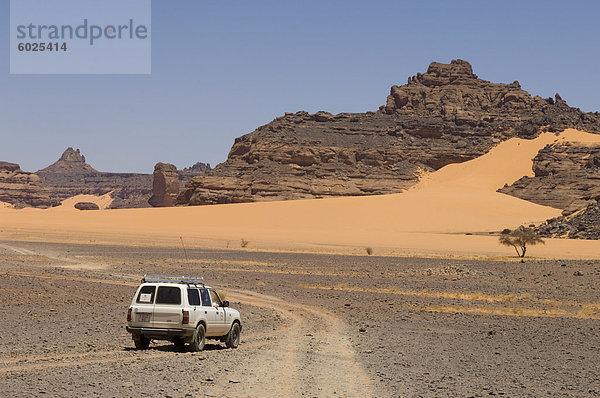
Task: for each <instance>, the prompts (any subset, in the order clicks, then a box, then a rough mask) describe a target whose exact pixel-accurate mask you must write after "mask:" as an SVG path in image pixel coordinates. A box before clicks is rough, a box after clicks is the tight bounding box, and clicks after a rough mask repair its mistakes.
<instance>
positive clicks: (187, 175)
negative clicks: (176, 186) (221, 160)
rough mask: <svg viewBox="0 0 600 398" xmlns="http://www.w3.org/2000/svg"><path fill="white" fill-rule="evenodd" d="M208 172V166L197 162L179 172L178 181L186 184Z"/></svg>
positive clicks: (209, 168)
mask: <svg viewBox="0 0 600 398" xmlns="http://www.w3.org/2000/svg"><path fill="white" fill-rule="evenodd" d="M210 170H212V169H211V167H210V164H208V163H202V162H198V163H196V164H195V165H193V166H191V167H186V168H184V169H183V170H179V180H180V181H182V182H184V181H185V182H187V181H189V180H191V179H192V178H193V177H196V176H199V175H201V174H204V173H206V172H207V171H210Z"/></svg>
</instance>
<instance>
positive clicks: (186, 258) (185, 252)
mask: <svg viewBox="0 0 600 398" xmlns="http://www.w3.org/2000/svg"><path fill="white" fill-rule="evenodd" d="M179 240H180V241H181V247H183V254H184V255H185V261H187V262H189V261H190V259H189V258H188V255H187V250H185V245H184V244H183V236H180V237H179Z"/></svg>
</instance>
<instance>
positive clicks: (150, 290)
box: [136, 286, 156, 304]
mask: <svg viewBox="0 0 600 398" xmlns="http://www.w3.org/2000/svg"><path fill="white" fill-rule="evenodd" d="M155 291H156V286H142V288H141V289H140V293H139V294H138V297H137V300H136V302H138V303H140V304H152V303H153V302H154V292H155Z"/></svg>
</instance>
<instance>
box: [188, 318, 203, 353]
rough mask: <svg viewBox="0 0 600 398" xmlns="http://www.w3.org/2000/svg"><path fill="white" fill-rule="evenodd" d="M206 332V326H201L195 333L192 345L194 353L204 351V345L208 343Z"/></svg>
mask: <svg viewBox="0 0 600 398" xmlns="http://www.w3.org/2000/svg"><path fill="white" fill-rule="evenodd" d="M205 335H206V331H205V329H204V325H203V324H200V325H198V327H197V328H196V330H195V331H194V336H193V338H192V342H191V343H190V348H191V350H192V351H194V352H198V351H202V350H203V349H204V343H205V341H206V337H205Z"/></svg>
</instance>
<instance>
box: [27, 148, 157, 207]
mask: <svg viewBox="0 0 600 398" xmlns="http://www.w3.org/2000/svg"><path fill="white" fill-rule="evenodd" d="M37 174H39V176H40V177H41V179H42V181H43V182H44V183H45V184H46V185H47V186H48V187H50V190H51V192H52V196H53V197H54V198H56V199H58V200H64V199H67V198H70V197H73V196H75V195H80V194H87V195H105V194H107V193H109V192H112V194H111V196H112V197H113V199H114V200H113V202H112V204H111V207H112V208H126V207H148V206H149V205H148V199H149V198H150V196H151V194H152V175H151V174H137V173H103V172H99V171H97V170H95V169H94V168H93V167H92V166H90V165H89V164H87V163H86V161H85V157H84V156H83V155H82V154H81V153H80V151H79V149H77V150H74V149H73V148H67V150H66V151H65V152H64V153H63V154H62V156H61V157H60V159H59V160H58V161H57V162H55V163H54V164H52V165H50V166H48V167H46V168H45V169H42V170H39V171H38V172H37Z"/></svg>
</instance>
